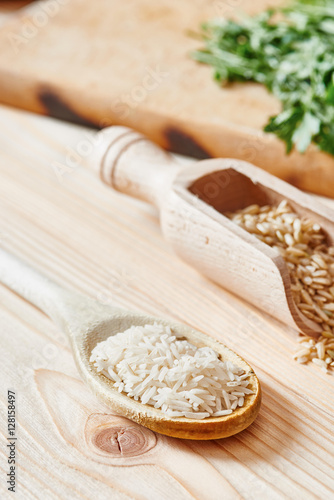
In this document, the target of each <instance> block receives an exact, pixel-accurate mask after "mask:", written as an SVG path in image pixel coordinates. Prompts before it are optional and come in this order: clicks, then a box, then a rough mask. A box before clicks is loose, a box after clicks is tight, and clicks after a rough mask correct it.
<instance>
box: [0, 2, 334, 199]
mask: <svg viewBox="0 0 334 500" xmlns="http://www.w3.org/2000/svg"><path fill="white" fill-rule="evenodd" d="M278 3H281V2H280V1H279V0H271V1H268V0H255V1H253V2H246V1H245V0H236V1H232V0H225V1H223V0H159V2H153V1H152V0H124V1H122V2H120V1H119V0H95V1H94V2H91V1H89V0H48V1H47V2H34V3H33V4H32V5H30V6H29V7H28V8H25V9H23V10H21V11H19V13H18V14H16V15H15V16H13V17H12V18H11V19H10V20H9V21H8V22H7V23H5V25H4V26H2V27H1V30H0V47H1V51H0V100H1V101H2V102H3V103H7V104H10V105H14V106H18V107H22V108H24V109H28V110H32V111H35V112H38V113H43V114H48V115H51V116H55V117H58V118H61V119H65V120H69V121H74V122H77V123H82V124H85V125H90V126H94V127H103V126H105V125H110V124H124V125H127V126H130V127H133V128H135V129H137V130H139V131H141V132H143V133H145V134H147V135H148V136H149V137H150V138H151V139H153V140H155V141H156V142H158V143H159V144H161V145H162V146H163V147H165V148H168V149H170V150H172V151H175V152H179V153H183V154H187V155H191V156H195V157H198V158H205V157H210V156H225V157H235V158H240V159H244V160H247V161H250V162H252V163H254V164H256V165H258V166H261V167H262V168H265V169H266V170H268V171H270V172H272V173H274V174H275V175H278V176H279V177H282V178H284V179H285V180H287V181H288V182H291V183H292V184H295V185H297V186H298V187H300V188H302V189H306V190H310V191H313V192H318V193H321V194H326V195H328V196H333V194H334V158H333V157H331V156H329V155H327V154H324V153H321V152H319V151H318V150H317V148H316V147H315V146H311V147H310V148H309V150H308V152H307V154H304V155H301V154H299V153H297V152H293V153H292V154H290V155H288V156H287V155H286V154H285V145H284V144H283V142H281V141H280V140H279V139H277V138H276V137H275V136H273V135H271V134H265V133H263V132H262V128H263V126H264V125H265V123H266V122H267V120H268V117H269V116H271V115H272V114H275V113H277V112H278V111H279V109H280V104H279V102H277V101H276V99H275V98H274V97H273V96H272V95H270V94H268V92H267V91H266V90H265V89H264V88H263V87H262V86H261V85H258V84H236V85H231V86H229V87H227V88H220V87H219V86H218V85H217V84H216V83H215V82H213V80H212V70H211V68H209V67H207V66H205V65H200V64H198V63H196V62H195V61H193V60H192V59H191V58H190V57H189V52H190V51H191V50H193V49H195V48H199V47H200V46H201V42H200V41H198V40H196V39H194V38H191V37H190V36H189V33H188V32H189V30H193V31H194V30H197V29H198V26H199V24H200V23H201V22H202V21H203V20H206V19H210V18H213V17H217V16H221V15H224V16H229V17H231V16H235V15H237V14H238V11H240V10H247V11H248V12H249V13H255V12H258V11H261V10H262V9H264V8H265V7H266V6H268V5H275V4H278Z"/></svg>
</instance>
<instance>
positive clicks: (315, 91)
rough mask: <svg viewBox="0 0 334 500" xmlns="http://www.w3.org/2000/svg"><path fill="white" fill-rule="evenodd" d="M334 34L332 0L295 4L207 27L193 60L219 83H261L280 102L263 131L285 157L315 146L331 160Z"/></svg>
mask: <svg viewBox="0 0 334 500" xmlns="http://www.w3.org/2000/svg"><path fill="white" fill-rule="evenodd" d="M277 13H280V16H278V17H275V18H274V19H276V18H278V19H281V20H279V21H276V22H274V21H273V16H274V15H276V14H277ZM282 14H283V16H284V17H283V18H282ZM333 34H334V0H320V1H316V0H297V1H295V2H294V3H293V4H291V5H290V6H288V7H286V8H284V9H269V10H267V11H266V12H263V13H261V14H259V15H257V16H254V17H247V16H244V17H243V18H242V20H241V21H239V22H236V21H233V20H224V19H222V20H214V21H210V22H207V23H205V24H204V25H203V26H202V36H203V40H204V43H205V48H203V49H202V50H198V51H196V52H194V53H193V54H192V57H193V58H194V59H196V60H197V61H199V62H201V63H204V64H208V65H210V66H212V67H213V68H214V79H215V80H216V81H217V82H219V84H222V85H224V84H226V83H228V82H235V81H239V82H240V81H241V82H242V81H254V82H259V83H263V84H264V85H265V86H266V87H267V88H268V89H269V90H270V91H271V92H272V93H273V94H274V95H275V96H276V97H277V98H278V99H280V101H281V103H282V112H281V113H280V114H278V115H277V116H273V117H271V118H270V120H269V123H268V124H267V125H266V126H265V128H264V130H265V131H266V132H271V133H274V134H276V135H277V136H278V137H280V138H281V139H282V140H284V141H285V143H286V147H287V152H290V151H291V149H292V148H293V147H294V146H295V147H296V149H297V150H298V151H300V152H301V153H303V152H304V151H305V150H306V149H307V148H308V146H309V144H310V143H311V141H313V142H314V143H316V144H317V145H318V147H319V148H320V149H322V150H323V151H326V152H328V153H330V154H332V155H334V37H333Z"/></svg>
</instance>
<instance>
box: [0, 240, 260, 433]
mask: <svg viewBox="0 0 334 500" xmlns="http://www.w3.org/2000/svg"><path fill="white" fill-rule="evenodd" d="M0 282H1V283H3V284H4V285H6V286H7V287H9V288H10V289H11V290H13V291H14V292H16V293H17V294H19V295H20V296H22V297H23V298H25V299H26V300H28V301H29V302H31V303H32V304H34V305H35V306H36V307H38V308H39V309H41V310H42V311H44V312H45V313H46V314H47V315H48V316H50V317H51V318H52V319H53V320H54V321H55V322H56V323H57V324H59V325H60V326H61V328H62V329H63V330H64V331H65V332H66V333H67V334H68V336H69V339H70V342H71V346H72V350H73V355H74V359H75V361H76V365H77V367H78V370H79V372H80V374H81V376H82V378H83V379H84V381H85V382H86V383H87V384H88V385H89V386H90V388H91V389H92V391H93V392H94V394H95V395H96V397H97V398H99V399H100V400H102V402H104V403H105V404H107V405H108V406H109V407H111V408H112V409H113V410H115V411H116V412H118V413H120V414H121V415H123V416H125V417H127V418H129V419H131V420H133V421H135V422H137V423H139V424H141V425H143V426H145V427H148V428H149V429H151V430H153V431H156V432H159V433H161V434H166V435H168V436H173V437H178V438H187V439H199V440H200V439H201V440H203V439H218V438H222V437H227V436H232V435H233V434H236V433H237V432H240V431H242V430H243V429H245V428H246V427H248V426H249V425H250V424H251V423H252V422H253V421H254V419H255V417H256V416H257V414H258V411H259V409H260V404H261V388H260V384H259V381H258V379H257V377H256V375H255V373H254V372H253V370H252V368H251V367H250V366H249V364H248V363H247V362H246V361H245V360H244V359H242V358H241V357H240V356H238V354H236V353H235V352H233V351H232V350H231V349H229V348H228V347H225V346H224V345H223V344H221V343H220V342H218V341H217V340H214V339H213V338H211V337H209V336H208V335H205V334H203V333H200V332H198V331H196V330H193V329H191V328H189V327H188V326H185V325H181V324H175V323H173V322H171V321H167V320H163V319H161V318H154V317H152V316H147V315H144V314H140V313H137V312H133V311H127V310H124V309H118V308H116V307H110V306H105V305H103V304H100V303H99V302H96V301H94V300H92V299H88V298H87V297H84V296H82V295H80V294H78V293H75V292H70V291H68V290H65V289H63V288H62V287H60V286H59V285H57V284H56V283H54V282H52V281H51V280H49V279H48V278H47V277H45V276H43V275H41V274H39V273H38V272H37V271H35V270H34V269H32V268H31V267H29V266H28V265H27V264H25V263H23V262H22V261H20V260H19V259H18V258H16V257H14V256H12V255H10V254H8V253H7V252H6V251H4V250H1V249H0ZM154 322H158V323H160V324H163V325H169V326H170V327H171V329H172V330H173V332H174V333H175V334H176V335H177V336H178V337H183V338H185V339H187V340H188V341H189V342H191V343H192V344H194V345H196V346H197V347H203V346H209V347H211V348H212V349H214V350H215V351H216V352H217V353H218V354H219V355H220V357H221V359H223V360H229V361H232V362H233V363H234V364H236V365H237V366H240V368H242V369H243V370H245V371H246V372H249V373H250V376H249V385H248V387H249V388H250V389H252V390H253V392H254V394H250V395H246V396H245V403H244V405H243V406H242V407H241V408H237V409H236V410H235V411H234V412H233V413H232V414H231V415H227V416H224V417H215V418H214V417H211V418H206V419H204V420H195V419H187V418H185V417H182V418H171V417H168V416H166V415H165V414H164V413H163V412H162V411H161V410H158V409H155V408H153V407H151V406H148V405H144V404H142V403H139V402H136V401H135V400H133V399H131V398H130V397H128V396H126V395H125V394H120V393H119V392H118V391H117V390H116V389H114V388H113V386H112V383H111V381H110V380H109V379H107V378H106V377H105V376H103V375H101V374H98V373H97V371H96V369H95V368H94V366H93V365H92V363H90V362H89V358H90V355H91V351H92V349H93V348H94V347H95V346H96V344H97V343H98V342H101V341H102V340H105V339H106V338H107V337H109V336H110V335H114V334H116V333H118V332H122V331H124V330H126V329H128V328H129V327H130V326H132V325H140V326H143V325H146V324H153V323H154Z"/></svg>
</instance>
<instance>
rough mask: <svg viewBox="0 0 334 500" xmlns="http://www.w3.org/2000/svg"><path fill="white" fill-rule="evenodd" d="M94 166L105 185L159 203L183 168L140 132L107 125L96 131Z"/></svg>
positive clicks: (158, 204)
mask: <svg viewBox="0 0 334 500" xmlns="http://www.w3.org/2000/svg"><path fill="white" fill-rule="evenodd" d="M96 144H97V146H96V149H95V154H94V157H93V167H94V169H95V170H97V171H98V172H99V175H100V177H101V180H102V181H103V182H104V183H106V184H107V185H108V186H111V187H112V188H114V189H116V190H117V191H121V192H122V193H125V194H128V195H130V196H133V197H135V198H139V199H141V200H144V201H146V202H148V203H151V204H153V205H155V206H156V207H159V206H160V204H161V201H162V200H163V198H164V196H165V195H166V194H167V193H168V191H169V189H170V186H171V183H172V181H173V179H174V178H175V176H176V174H177V173H178V172H179V170H180V169H181V168H182V167H181V165H179V164H178V163H177V162H176V161H175V159H174V158H173V156H172V155H171V154H169V153H167V152H166V151H164V150H163V149H161V148H160V147H159V146H157V145H155V144H153V142H151V141H150V140H149V139H147V138H146V137H145V136H143V135H142V134H139V133H138V132H135V131H134V130H131V129H129V128H126V127H118V126H112V127H107V128H105V129H103V130H101V132H98V134H97V141H96Z"/></svg>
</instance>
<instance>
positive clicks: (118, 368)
mask: <svg viewBox="0 0 334 500" xmlns="http://www.w3.org/2000/svg"><path fill="white" fill-rule="evenodd" d="M90 361H91V362H92V363H94V366H95V367H96V369H97V371H98V372H100V373H102V374H103V375H105V376H106V377H107V378H108V379H110V380H111V381H112V382H113V386H114V387H115V388H117V389H118V391H119V392H122V393H125V394H126V395H127V396H129V397H131V398H133V399H135V400H136V401H140V402H141V403H143V404H147V405H150V406H153V407H154V408H159V409H160V410H162V411H163V412H164V413H166V415H168V416H169V417H186V418H196V419H203V418H207V417H220V416H223V415H229V414H231V413H232V412H233V411H234V410H235V409H236V408H238V407H241V406H243V404H244V399H245V396H246V395H247V394H253V391H252V390H251V389H248V387H247V386H248V384H249V381H248V380H247V378H248V376H249V374H247V373H245V372H244V370H242V369H241V368H240V367H238V366H236V365H234V364H233V363H231V362H230V361H221V360H220V359H219V358H218V354H217V353H216V352H215V351H214V350H213V349H211V348H210V347H200V348H197V347H196V346H194V345H192V344H190V343H189V342H187V341H186V340H178V339H177V337H176V336H175V335H173V333H172V331H171V329H170V327H168V326H163V325H161V324H158V323H155V324H154V325H145V326H132V327H131V328H129V329H128V330H126V331H125V332H120V333H117V334H116V335H113V336H111V337H109V338H108V339H107V340H105V341H103V342H99V343H98V344H97V345H96V347H95V348H94V349H93V350H92V354H91V358H90Z"/></svg>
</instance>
